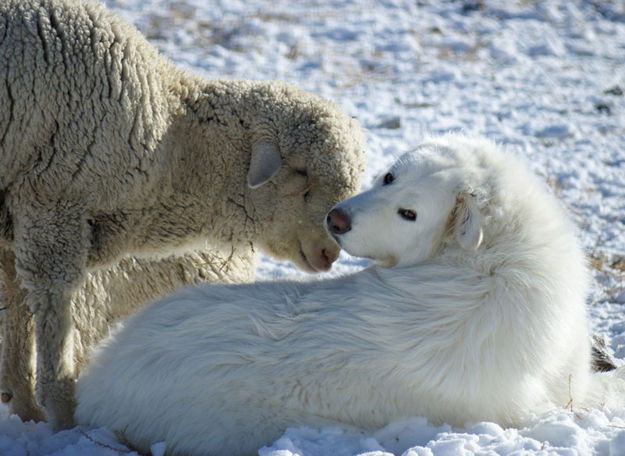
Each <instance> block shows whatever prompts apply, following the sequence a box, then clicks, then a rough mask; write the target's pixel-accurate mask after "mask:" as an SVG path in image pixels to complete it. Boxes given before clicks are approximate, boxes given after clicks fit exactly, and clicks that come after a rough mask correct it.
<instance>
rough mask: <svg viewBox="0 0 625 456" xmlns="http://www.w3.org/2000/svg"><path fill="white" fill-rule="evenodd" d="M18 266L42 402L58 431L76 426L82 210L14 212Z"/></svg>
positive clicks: (63, 205) (52, 207) (85, 241)
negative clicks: (75, 301)
mask: <svg viewBox="0 0 625 456" xmlns="http://www.w3.org/2000/svg"><path fill="white" fill-rule="evenodd" d="M14 224H15V225H14V229H15V257H16V258H15V266H16V270H17V276H18V278H19V279H20V280H21V282H22V284H23V285H24V287H25V288H26V290H27V293H26V303H27V305H28V306H29V308H30V310H31V312H32V313H33V316H34V323H35V341H36V352H37V368H36V388H35V394H36V398H37V401H38V402H39V404H40V405H41V406H42V407H43V409H44V412H45V415H46V418H47V420H48V421H49V422H50V423H51V424H52V425H53V427H54V428H56V429H62V428H68V427H71V426H72V424H73V417H72V415H73V410H74V381H75V367H74V355H73V337H72V332H73V323H72V315H71V305H70V303H71V297H72V293H73V292H74V290H75V289H76V288H77V287H78V286H79V285H80V284H81V281H82V280H83V277H84V274H85V268H86V262H87V255H88V250H89V245H90V230H89V225H88V223H87V220H86V216H85V213H84V210H83V208H82V206H80V205H77V204H76V203H73V202H63V201H61V202H59V201H55V202H51V203H49V204H31V205H24V206H22V207H20V208H19V209H18V210H17V211H16V212H15V217H14Z"/></svg>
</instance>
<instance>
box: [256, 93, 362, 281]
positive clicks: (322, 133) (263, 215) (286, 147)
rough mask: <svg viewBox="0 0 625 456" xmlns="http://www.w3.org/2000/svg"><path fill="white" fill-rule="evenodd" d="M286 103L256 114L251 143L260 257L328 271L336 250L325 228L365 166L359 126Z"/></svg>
mask: <svg viewBox="0 0 625 456" xmlns="http://www.w3.org/2000/svg"><path fill="white" fill-rule="evenodd" d="M285 90H286V91H288V93H287V95H288V97H290V98H291V100H293V101H292V103H290V104H288V106H286V107H283V108H284V109H283V110H282V112H280V113H279V114H280V115H279V117H276V112H271V113H266V114H264V115H262V116H260V121H258V122H257V124H256V125H255V129H254V131H253V138H252V156H251V161H250V168H249V172H248V176H247V177H248V186H249V187H250V190H249V198H250V199H251V200H252V201H253V204H254V207H255V208H256V210H255V215H256V217H255V218H257V223H258V224H259V229H258V230H257V232H258V233H259V236H258V237H257V239H255V240H254V243H255V245H258V246H259V247H260V248H261V250H263V251H264V252H265V253H267V254H269V255H271V256H273V257H275V258H278V259H285V260H290V261H292V262H293V263H294V264H295V265H296V266H298V267H299V268H300V269H303V270H305V271H308V272H317V271H325V270H328V269H330V267H331V265H332V263H333V262H334V260H336V259H337V258H338V255H339V251H340V249H339V247H338V245H337V244H336V243H335V242H334V240H333V239H332V238H331V237H329V236H328V234H327V232H326V230H325V228H324V219H325V216H326V214H327V212H328V210H330V208H331V207H332V206H333V205H334V204H336V203H337V202H339V201H341V200H343V199H345V198H348V197H350V196H352V195H354V194H355V193H357V192H358V190H359V188H360V178H361V174H362V172H363V171H364V167H365V156H364V155H365V154H364V144H363V143H364V140H363V135H362V132H361V130H360V127H359V126H358V124H357V122H355V121H354V120H353V119H351V118H349V117H348V116H346V115H345V114H343V113H342V112H341V111H340V110H339V109H338V108H337V107H336V106H335V105H333V104H331V103H329V102H327V101H324V100H321V99H318V98H315V97H312V96H310V95H306V94H303V93H302V92H299V91H297V92H291V90H293V89H290V88H289V87H288V86H286V89H285Z"/></svg>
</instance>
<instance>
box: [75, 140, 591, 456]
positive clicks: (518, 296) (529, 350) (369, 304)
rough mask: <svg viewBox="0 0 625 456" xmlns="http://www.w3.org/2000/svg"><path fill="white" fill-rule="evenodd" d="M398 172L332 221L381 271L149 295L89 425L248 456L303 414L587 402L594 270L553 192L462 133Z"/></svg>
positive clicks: (141, 442) (494, 409) (363, 421)
mask: <svg viewBox="0 0 625 456" xmlns="http://www.w3.org/2000/svg"><path fill="white" fill-rule="evenodd" d="M389 173H391V174H389V175H385V176H382V177H381V178H380V180H379V181H378V182H377V183H375V185H374V186H373V188H372V189H371V190H369V191H367V192H365V193H362V194H360V195H358V196H356V197H354V198H351V199H348V200H346V201H344V202H342V203H340V204H339V205H338V206H336V208H335V211H334V213H335V214H336V213H337V212H336V211H339V212H340V214H341V216H342V217H343V219H342V220H343V222H345V221H348V224H349V226H343V229H338V228H336V227H335V226H333V220H332V213H331V216H329V222H328V223H329V229H330V231H334V235H335V237H336V239H337V241H338V242H339V243H340V244H341V246H342V247H343V248H344V249H345V250H346V251H347V252H349V253H351V254H353V255H357V256H363V257H368V258H371V259H372V260H373V261H374V262H376V263H379V264H380V265H377V266H372V267H370V268H368V269H366V270H364V271H361V272H359V273H356V274H354V275H351V276H347V277H342V278H339V279H336V280H331V281H325V282H311V283H298V282H282V283H259V284H252V285H241V286H205V287H199V288H193V289H186V290H184V291H182V292H180V293H178V294H176V295H174V296H172V297H170V298H167V299H164V300H161V301H160V302H157V303H155V304H153V305H151V306H150V307H148V308H147V309H145V310H143V311H141V312H140V313H139V314H138V315H136V316H134V317H133V318H132V319H130V320H129V321H128V322H127V323H126V325H125V326H124V328H123V329H121V330H120V331H119V332H118V333H117V334H116V335H115V336H113V337H112V339H111V340H109V341H108V343H107V344H106V345H105V346H104V347H103V348H102V349H101V350H100V351H99V353H97V355H96V356H95V358H94V361H93V362H92V364H91V366H90V367H89V368H88V370H87V371H86V373H85V375H83V377H82V378H81V379H80V381H79V385H78V388H77V401H78V407H77V411H76V419H77V421H78V422H79V423H83V424H88V425H96V426H107V427H109V428H110V429H112V430H115V431H118V432H120V433H122V434H123V436H124V438H125V439H127V440H128V441H130V442H132V443H133V444H134V445H136V446H138V447H139V448H141V449H143V450H147V449H148V448H149V445H150V444H151V443H154V442H157V441H162V440H165V441H166V442H167V449H168V451H169V452H170V453H171V454H212V455H218V454H228V455H238V454H253V453H254V452H255V450H257V449H258V448H259V447H261V446H262V445H265V444H268V443H271V442H272V441H273V440H274V439H276V438H277V437H278V436H279V435H280V434H281V433H282V432H283V431H284V429H285V428H286V427H287V426H296V425H312V426H319V425H324V424H330V423H340V424H341V425H346V426H355V427H357V428H360V429H369V430H370V429H376V428H378V427H381V426H383V425H385V424H386V423H388V422H389V421H390V420H393V419H395V418H398V417H401V416H406V415H423V416H426V417H428V419H430V420H432V421H434V422H442V421H445V422H447V423H450V424H452V425H463V424H464V423H465V422H467V421H476V420H493V421H495V422H498V423H500V424H501V425H518V424H520V423H522V422H523V421H524V419H525V418H527V417H528V415H529V414H531V413H540V412H542V411H545V410H546V409H548V408H550V407H553V406H564V405H566V404H567V403H570V400H571V398H573V400H575V401H584V400H585V396H586V390H587V386H588V384H589V382H590V378H591V377H590V370H589V363H590V355H589V343H588V334H587V319H586V309H585V297H586V291H587V285H588V282H589V280H588V278H589V275H588V273H587V269H586V266H585V260H584V254H583V252H582V249H581V248H580V244H579V242H578V240H577V239H576V237H575V235H574V228H573V226H572V225H571V223H570V222H569V221H568V219H567V216H566V214H565V212H564V211H563V210H562V209H561V207H560V205H559V204H558V203H557V201H556V200H555V199H554V198H553V197H552V196H551V195H550V194H549V192H548V191H547V190H546V188H545V186H544V185H542V184H541V183H540V182H538V181H537V180H536V179H535V178H534V177H532V176H531V175H530V174H529V173H527V172H526V171H524V169H523V166H522V165H521V164H520V163H519V162H518V161H517V160H514V159H513V158H512V157H509V156H506V155H504V154H502V153H500V152H499V151H498V150H497V148H496V146H494V145H493V144H492V143H490V142H487V141H485V140H480V139H471V138H466V137H463V136H456V135H449V136H445V137H442V138H437V139H431V140H427V141H425V142H424V143H423V144H422V145H421V146H420V147H419V148H418V149H417V150H416V151H414V152H412V153H409V154H407V155H406V156H404V157H402V158H401V159H400V160H399V161H398V162H397V163H396V164H395V165H394V166H393V168H392V169H391V171H390V172H389ZM406 210H409V211H415V213H416V220H414V221H413V220H410V217H408V219H406V218H405V217H402V214H404V215H405V214H406ZM347 228H348V229H347ZM338 232H343V233H342V234H337V233H338ZM576 404H579V402H576Z"/></svg>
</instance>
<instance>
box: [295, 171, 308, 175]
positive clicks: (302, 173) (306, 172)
mask: <svg viewBox="0 0 625 456" xmlns="http://www.w3.org/2000/svg"><path fill="white" fill-rule="evenodd" d="M295 172H296V173H297V174H298V175H299V176H302V177H308V171H306V170H305V169H296V170H295Z"/></svg>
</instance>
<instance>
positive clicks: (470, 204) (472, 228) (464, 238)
mask: <svg viewBox="0 0 625 456" xmlns="http://www.w3.org/2000/svg"><path fill="white" fill-rule="evenodd" d="M453 214H454V219H453V231H454V235H455V236H456V239H457V240H458V243H459V244H460V246H461V247H462V248H463V249H465V250H475V249H477V248H478V247H479V246H480V244H481V243H482V238H483V231H482V215H481V214H480V211H479V209H478V208H477V206H476V204H475V197H474V196H473V195H471V194H469V193H465V192H463V193H460V194H459V195H458V197H457V198H456V206H455V207H454V212H453Z"/></svg>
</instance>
